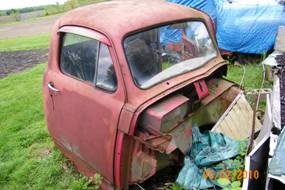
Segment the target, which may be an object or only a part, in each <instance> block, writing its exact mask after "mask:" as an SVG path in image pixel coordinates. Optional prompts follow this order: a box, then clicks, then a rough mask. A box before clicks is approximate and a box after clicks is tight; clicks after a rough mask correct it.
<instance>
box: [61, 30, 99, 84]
mask: <svg viewBox="0 0 285 190" xmlns="http://www.w3.org/2000/svg"><path fill="white" fill-rule="evenodd" d="M97 51H98V41H97V40H94V39H91V38H88V37H83V36H79V35H76V34H70V33H66V34H64V37H63V41H62V47H61V57H60V68H61V71H62V72H63V73H64V74H68V75H71V76H73V77H76V78H78V79H80V80H83V81H88V82H92V83H93V82H94V78H95V68H96V67H95V65H96V59H97Z"/></svg>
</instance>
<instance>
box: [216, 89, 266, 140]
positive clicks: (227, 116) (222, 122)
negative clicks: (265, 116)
mask: <svg viewBox="0 0 285 190" xmlns="http://www.w3.org/2000/svg"><path fill="white" fill-rule="evenodd" d="M252 118H253V110H252V108H251V107H250V105H249V103H248V102H247V100H246V98H245V96H244V94H239V95H238V96H237V97H236V98H235V100H234V101H233V102H232V104H231V105H230V106H229V108H228V110H227V111H226V112H225V113H224V114H223V115H222V117H221V118H220V119H219V121H218V122H217V123H216V125H215V126H214V127H213V129H212V131H214V132H219V133H223V134H224V135H226V136H228V137H230V138H232V139H235V140H242V139H245V138H247V137H249V136H250V135H251V130H252ZM255 119H256V126H255V129H256V131H259V130H260V129H261V127H262V125H261V123H260V121H259V120H258V119H257V118H255Z"/></svg>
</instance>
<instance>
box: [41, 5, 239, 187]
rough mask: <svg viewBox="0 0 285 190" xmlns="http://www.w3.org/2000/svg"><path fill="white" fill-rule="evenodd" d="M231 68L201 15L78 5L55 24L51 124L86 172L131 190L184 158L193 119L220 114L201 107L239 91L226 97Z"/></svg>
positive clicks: (48, 82) (47, 93)
mask: <svg viewBox="0 0 285 190" xmlns="http://www.w3.org/2000/svg"><path fill="white" fill-rule="evenodd" d="M171 36H176V39H175V40H174V39H173V38H172V37H171ZM225 74H226V63H225V61H224V60H223V59H222V57H221V55H220V53H219V51H218V48H217V43H216V40H215V35H214V28H213V25H212V22H211V19H210V18H209V16H207V15H206V14H204V13H202V12H199V11H197V10H194V9H190V8H186V7H182V6H178V5H175V4H170V3H167V2H163V1H159V0H158V1H112V2H105V3H99V4H94V5H89V6H85V7H81V8H78V9H75V10H72V11H70V12H68V13H67V14H65V15H64V16H63V17H61V18H60V19H59V20H58V21H57V22H56V24H55V26H54V28H53V32H52V42H51V45H50V52H49V61H48V67H47V70H46V72H45V76H44V81H43V91H44V105H45V115H46V119H47V125H48V129H49V132H50V134H51V136H52V138H53V139H54V141H55V143H56V144H57V145H58V147H59V148H60V149H61V150H62V152H63V153H64V154H65V155H66V156H67V157H68V158H69V159H71V160H72V161H73V162H74V163H75V165H76V166H77V168H78V169H79V171H81V172H82V173H84V174H85V175H87V176H93V175H94V174H95V173H99V174H100V175H102V176H103V178H104V180H103V184H102V187H103V189H115V188H121V189H128V187H129V185H131V184H135V183H142V182H144V181H145V180H147V179H149V178H151V177H152V176H154V175H155V174H156V173H157V172H158V171H159V170H160V169H163V168H165V167H167V166H169V165H175V164H181V160H183V159H182V158H183V155H184V154H185V153H186V152H187V151H189V149H190V148H191V135H192V131H191V127H192V125H193V124H194V123H195V125H201V126H202V125H203V126H204V125H208V124H211V123H213V122H215V121H216V120H217V117H218V116H213V117H212V115H215V114H213V113H209V110H210V111H211V108H209V109H206V110H205V109H202V108H203V107H205V106H212V107H215V108H217V107H218V108H219V110H220V111H219V113H216V115H217V114H221V113H222V112H223V111H224V110H225V109H226V106H227V105H229V102H230V99H231V98H232V96H233V94H236V93H238V92H236V91H238V90H237V89H235V90H232V91H231V93H228V94H226V95H225V94H223V93H225V92H226V91H227V90H229V89H231V88H234V84H232V83H231V82H228V81H226V80H223V79H222V77H223V76H224V75H225ZM217 99H219V101H218V102H215V100H217ZM212 102H214V103H212ZM211 103H212V104H211ZM213 110H214V109H212V111H213ZM213 112H217V111H216V109H215V110H214V111H213ZM220 112H221V113H220ZM207 114H208V115H207ZM209 115H210V116H209Z"/></svg>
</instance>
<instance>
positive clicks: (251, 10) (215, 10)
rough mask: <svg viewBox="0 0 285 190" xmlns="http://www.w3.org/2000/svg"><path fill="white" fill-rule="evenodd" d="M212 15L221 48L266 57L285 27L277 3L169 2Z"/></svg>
mask: <svg viewBox="0 0 285 190" xmlns="http://www.w3.org/2000/svg"><path fill="white" fill-rule="evenodd" d="M168 1H169V2H173V3H177V4H181V5H185V6H189V7H193V8H196V9H199V10H202V11H204V12H206V13H208V14H209V15H210V16H211V18H212V19H213V20H214V21H215V23H216V28H217V34H216V35H217V41H218V45H219V47H220V48H221V49H224V50H227V51H231V52H241V53H256V54H262V53H264V52H267V51H268V50H270V49H272V47H273V45H274V42H275V39H276V35H277V30H278V27H279V26H280V25H285V11H284V10H285V8H284V4H280V3H278V2H277V1H275V0H168Z"/></svg>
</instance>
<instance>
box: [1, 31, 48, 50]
mask: <svg viewBox="0 0 285 190" xmlns="http://www.w3.org/2000/svg"><path fill="white" fill-rule="evenodd" d="M49 42H50V34H41V35H35V36H23V37H15V38H8V39H0V51H17V50H31V49H41V48H48V46H49Z"/></svg>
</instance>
